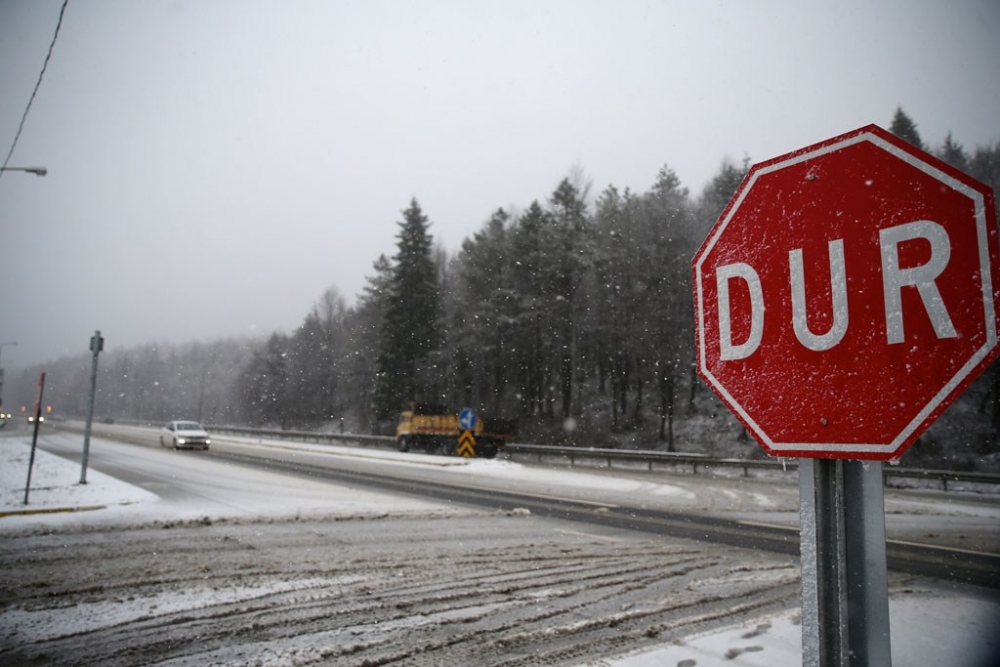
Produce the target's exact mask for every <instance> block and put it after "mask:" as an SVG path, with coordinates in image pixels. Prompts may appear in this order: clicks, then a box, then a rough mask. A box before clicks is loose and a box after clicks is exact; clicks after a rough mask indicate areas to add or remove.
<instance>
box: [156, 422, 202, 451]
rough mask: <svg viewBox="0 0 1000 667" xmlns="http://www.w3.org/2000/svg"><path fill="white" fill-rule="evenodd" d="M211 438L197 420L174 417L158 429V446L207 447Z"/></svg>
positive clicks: (177, 447)
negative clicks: (174, 418)
mask: <svg viewBox="0 0 1000 667" xmlns="http://www.w3.org/2000/svg"><path fill="white" fill-rule="evenodd" d="M210 444H212V439H211V437H209V435H208V431H206V430H205V429H204V428H202V425H201V424H199V423H198V422H193V421H186V420H183V419H176V420H174V421H172V422H170V423H168V424H167V425H166V426H164V427H163V429H162V430H161V431H160V447H168V446H169V447H173V448H174V449H181V448H188V449H194V448H195V447H199V448H201V449H208V446H209V445H210Z"/></svg>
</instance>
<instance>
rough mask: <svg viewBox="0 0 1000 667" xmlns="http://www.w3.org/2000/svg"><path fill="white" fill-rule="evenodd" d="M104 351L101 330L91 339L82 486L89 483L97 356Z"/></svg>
mask: <svg viewBox="0 0 1000 667" xmlns="http://www.w3.org/2000/svg"><path fill="white" fill-rule="evenodd" d="M103 349H104V339H103V338H101V332H100V330H98V331H95V332H94V335H93V337H92V338H91V339H90V350H91V351H92V352H93V353H94V358H93V360H92V361H91V363H90V403H89V407H88V408H87V424H86V426H85V427H84V429H83V462H82V463H81V464H80V484H86V483H87V459H88V458H89V456H90V426H91V424H93V423H94V394H95V393H96V392H97V355H98V354H99V353H100V352H101V350H103Z"/></svg>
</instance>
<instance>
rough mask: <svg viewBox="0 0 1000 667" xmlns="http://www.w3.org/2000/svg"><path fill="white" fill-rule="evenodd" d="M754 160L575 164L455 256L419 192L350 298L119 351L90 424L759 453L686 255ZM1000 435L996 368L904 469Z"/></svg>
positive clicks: (84, 369) (940, 151)
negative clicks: (472, 431)
mask: <svg viewBox="0 0 1000 667" xmlns="http://www.w3.org/2000/svg"><path fill="white" fill-rule="evenodd" d="M890 129H891V131H892V132H894V133H895V134H897V135H898V136H900V137H902V138H904V139H907V140H908V141H910V142H912V143H915V144H917V145H921V146H922V147H924V148H925V149H927V150H930V151H931V152H933V153H934V154H935V155H937V156H938V157H939V158H941V159H943V160H944V161H946V162H948V163H950V164H952V165H954V166H955V167H957V168H959V169H962V170H963V171H965V172H967V173H969V174H970V175H972V176H973V177H975V178H977V179H979V180H981V181H983V182H985V183H987V184H988V185H990V186H991V187H993V189H994V191H995V192H997V191H1000V143H998V144H996V145H994V146H983V147H978V148H975V149H974V150H972V151H967V150H966V149H965V148H964V147H962V146H961V145H960V144H959V143H957V142H956V141H955V140H954V139H953V138H952V136H951V135H950V134H949V135H948V136H947V137H946V138H945V139H944V140H943V141H942V142H941V143H940V144H937V145H927V144H924V143H923V142H922V140H921V137H920V135H919V133H918V132H917V126H916V124H915V123H914V122H913V121H912V120H911V119H910V118H909V117H908V116H907V115H906V114H905V112H903V111H902V109H898V110H897V112H896V115H895V117H894V119H893V122H892V125H891V127H890ZM749 164H750V163H749V159H745V160H743V162H742V163H740V164H735V163H733V162H732V161H728V160H727V161H724V162H723V163H722V165H721V167H720V169H719V171H718V173H717V174H716V176H715V177H714V178H713V179H712V180H711V181H710V182H709V183H708V185H707V186H706V187H705V188H704V190H703V191H702V192H700V193H698V194H696V195H692V194H691V193H690V192H689V190H688V189H687V188H686V187H684V186H683V185H682V183H681V182H680V180H679V179H678V177H677V176H676V175H675V173H674V172H673V171H672V170H671V169H670V168H669V166H664V167H663V168H662V169H661V170H660V172H659V173H658V174H657V176H656V179H655V182H654V184H653V186H652V188H651V189H650V190H649V191H647V192H642V193H637V192H633V191H631V190H630V189H628V188H626V189H625V190H619V189H618V188H617V187H615V186H613V185H608V186H607V187H605V188H604V189H603V190H600V191H596V190H595V189H594V188H593V186H592V184H591V183H590V182H589V181H588V180H587V178H586V177H585V175H584V174H583V173H582V171H580V170H576V171H574V172H572V173H570V174H569V175H567V176H566V177H565V178H563V179H562V180H561V181H559V183H558V185H557V186H556V187H555V189H554V190H553V191H552V192H551V194H550V195H549V197H548V198H547V200H545V201H534V202H530V203H525V205H524V208H523V209H505V208H498V209H496V211H494V212H493V213H492V214H490V215H489V216H488V218H487V219H486V220H485V221H484V222H483V223H482V225H481V228H480V230H479V231H478V232H476V233H475V234H474V235H473V236H472V237H471V238H467V239H465V241H464V242H463V244H462V247H461V250H460V251H459V252H458V253H457V254H454V255H451V254H449V253H448V252H447V251H446V250H445V249H444V248H443V246H441V245H440V244H436V243H435V240H434V238H433V211H424V210H423V209H422V208H421V206H420V203H419V201H418V199H413V200H412V201H411V202H409V203H408V206H407V207H406V208H405V210H403V211H402V213H401V219H400V220H398V221H397V223H398V233H397V237H396V238H397V246H396V248H395V249H391V250H389V251H388V252H387V253H386V254H384V255H382V256H380V257H378V258H375V259H374V263H373V269H372V273H371V275H370V276H368V286H367V287H366V288H365V291H364V293H363V294H360V295H358V298H357V301H356V303H354V304H353V305H348V302H347V300H346V299H345V297H344V295H342V294H341V293H340V292H339V290H338V289H337V288H336V287H335V286H333V287H330V288H328V289H327V290H326V291H324V292H323V293H322V294H321V295H320V296H319V298H318V299H317V301H316V303H315V305H314V307H313V309H312V310H311V312H308V313H306V314H305V315H304V319H303V321H302V324H301V325H300V326H299V327H298V328H297V329H296V330H295V331H292V332H291V333H285V332H274V333H272V334H271V335H270V336H268V337H265V338H259V339H241V340H217V341H210V342H194V343H186V344H173V343H170V344H167V343H149V344H147V345H144V346H141V347H138V348H132V349H114V348H112V349H109V350H107V351H105V352H104V353H102V355H101V357H100V367H99V376H98V383H97V398H96V407H95V418H96V419H99V420H115V421H118V420H142V421H148V422H154V423H155V422H161V421H166V420H168V419H172V418H180V417H184V418H191V419H198V420H200V421H204V422H206V423H208V424H249V425H254V426H271V427H280V428H296V429H316V428H321V429H332V430H343V431H345V432H359V433H370V432H376V433H388V432H391V428H392V425H393V424H394V422H395V419H396V416H397V415H398V412H399V410H401V409H402V408H404V406H406V405H407V404H408V403H409V401H413V400H416V401H421V402H426V403H436V404H442V405H446V406H449V407H450V408H452V409H455V410H458V409H460V408H461V407H464V406H470V407H474V408H476V409H478V410H480V411H481V412H482V413H484V414H487V415H492V416H502V417H506V418H513V419H516V420H517V422H518V424H519V437H518V440H520V441H524V442H538V443H560V444H566V443H572V444H579V445H583V446H602V447H641V448H646V449H651V448H657V449H675V450H681V451H705V452H708V453H710V454H717V455H721V454H725V455H738V456H759V455H762V453H761V452H760V451H759V449H758V448H757V446H756V444H755V443H753V442H752V440H751V439H750V438H749V437H748V436H747V435H746V433H745V432H744V431H743V429H742V427H741V426H740V425H739V423H738V422H737V421H736V420H735V419H734V418H733V417H731V416H730V415H729V413H728V411H727V410H726V409H725V408H724V407H723V406H722V404H721V403H719V402H718V401H717V400H716V399H715V397H714V395H713V394H712V393H711V392H710V391H708V390H707V389H706V388H705V387H704V386H703V385H702V384H701V382H700V380H699V379H698V378H697V376H696V373H695V370H694V335H693V308H692V303H691V299H692V290H691V269H690V263H691V257H692V255H693V254H694V252H695V250H696V249H697V247H698V246H699V245H700V243H701V242H702V240H703V239H704V238H705V236H706V234H707V232H708V230H709V228H710V227H711V226H712V224H713V223H714V222H715V220H716V219H717V218H718V216H719V215H720V213H721V212H722V211H723V209H724V208H725V206H726V204H727V203H728V201H729V199H730V197H731V196H732V194H733V193H734V191H735V190H736V189H737V187H738V185H739V183H740V181H741V180H742V178H743V176H744V175H745V174H746V172H747V170H748V168H749ZM403 203H404V204H405V202H403ZM283 270H289V271H294V270H295V269H294V266H289V267H285V268H284V269H283ZM262 307H266V305H262ZM108 333H109V334H110V333H111V332H108ZM90 364H91V355H90V354H89V353H85V352H84V353H81V354H80V355H79V356H77V357H72V358H64V359H59V360H56V361H52V362H50V363H47V364H44V365H42V366H37V367H32V368H28V369H25V370H23V371H22V372H21V373H19V374H18V375H17V376H16V377H8V378H7V380H8V382H7V387H6V391H5V394H6V395H7V397H8V398H10V399H12V400H9V401H7V409H8V411H12V410H11V407H12V406H13V405H14V404H17V405H20V404H24V403H26V402H30V401H31V400H32V398H31V397H33V396H34V391H35V384H36V382H37V379H38V376H39V373H40V372H41V371H45V372H47V385H46V390H45V394H46V397H45V401H44V403H45V404H48V405H53V406H54V412H55V413H56V414H63V415H66V416H75V417H79V416H83V415H85V414H86V410H87V400H88V392H89V376H90ZM998 440H1000V369H998V368H997V365H996V364H994V366H993V368H991V369H989V370H988V371H987V372H986V373H985V374H984V376H983V377H981V378H980V379H979V380H978V381H977V382H976V383H975V384H974V385H973V386H972V387H971V388H970V390H969V391H967V392H966V393H965V395H963V396H962V397H961V398H960V399H959V401H958V402H957V403H956V405H954V406H953V407H952V408H951V409H950V410H949V411H948V412H947V413H946V414H945V416H944V417H943V418H942V419H941V420H939V422H938V423H937V424H935V425H934V426H933V427H932V428H931V430H930V431H929V432H928V433H927V434H926V435H925V436H924V437H923V438H922V441H921V443H920V445H919V446H917V447H914V448H912V449H911V450H910V452H909V453H908V454H907V455H906V457H905V458H904V460H903V463H904V464H911V465H927V466H930V467H946V466H948V467H960V468H972V467H978V468H979V469H997V468H1000V458H997V455H996V454H995V453H994V451H995V449H996V447H995V445H996V443H997V442H998ZM991 455H992V457H993V458H992V459H991Z"/></svg>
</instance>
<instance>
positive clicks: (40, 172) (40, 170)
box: [0, 167, 49, 176]
mask: <svg viewBox="0 0 1000 667" xmlns="http://www.w3.org/2000/svg"><path fill="white" fill-rule="evenodd" d="M0 171H26V172H28V173H29V174H34V175H35V176H45V175H46V174H48V173H49V170H48V169H46V168H45V167H0Z"/></svg>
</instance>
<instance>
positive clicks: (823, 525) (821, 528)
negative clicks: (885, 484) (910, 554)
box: [799, 459, 892, 667]
mask: <svg viewBox="0 0 1000 667" xmlns="http://www.w3.org/2000/svg"><path fill="white" fill-rule="evenodd" d="M799 499H800V504H799V511H800V517H799V519H800V525H801V536H800V540H801V556H802V664H803V667H861V666H866V665H889V664H892V659H891V655H892V652H891V642H890V639H889V584H888V572H887V568H886V557H885V501H884V498H883V493H882V463H881V462H880V461H876V462H871V463H862V462H860V461H834V460H827V459H801V460H800V461H799Z"/></svg>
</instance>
